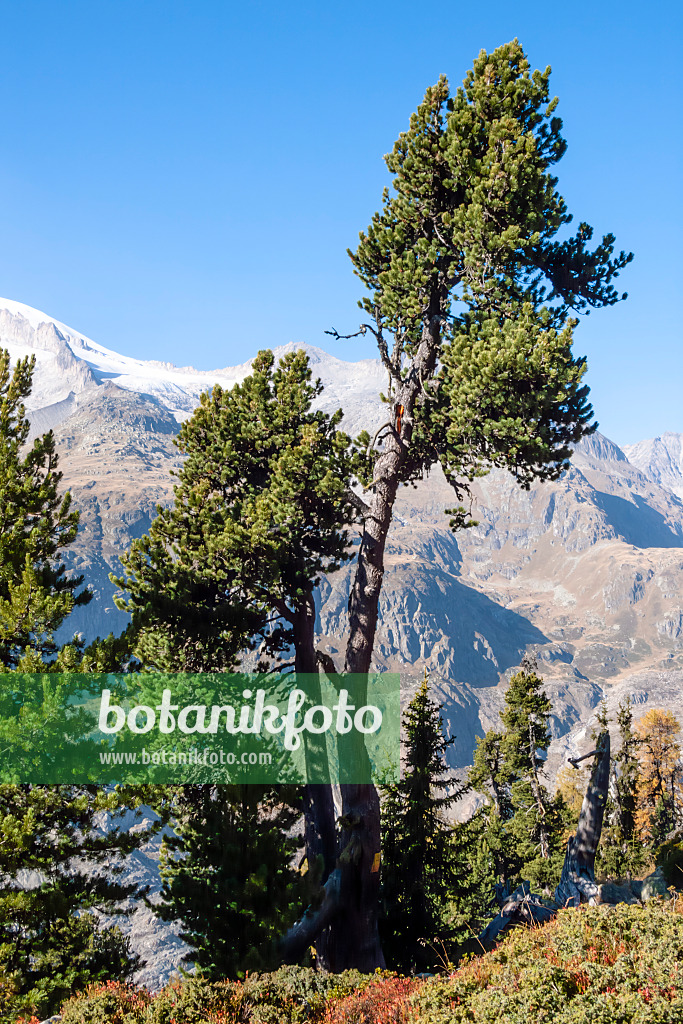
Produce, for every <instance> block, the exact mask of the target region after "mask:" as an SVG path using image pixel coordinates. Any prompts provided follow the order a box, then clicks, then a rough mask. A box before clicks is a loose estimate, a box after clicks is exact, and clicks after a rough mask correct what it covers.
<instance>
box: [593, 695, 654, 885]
mask: <svg viewBox="0 0 683 1024" xmlns="http://www.w3.org/2000/svg"><path fill="white" fill-rule="evenodd" d="M617 725H618V727H619V737H620V744H619V749H618V750H617V752H616V753H615V754H614V755H613V757H612V769H611V770H612V779H613V785H612V786H611V787H610V792H609V794H608V798H607V805H606V807H605V824H604V825H603V830H602V835H601V837H600V846H599V848H598V856H597V859H596V871H597V872H598V874H601V875H606V876H609V877H612V878H620V877H623V876H626V875H630V876H634V875H636V874H638V872H640V871H641V870H642V869H643V868H644V867H645V865H646V864H647V861H648V851H647V849H646V847H645V845H644V843H643V842H642V841H641V839H640V837H639V836H638V834H637V831H636V810H637V794H638V778H639V774H640V766H639V762H638V742H639V741H638V737H637V736H636V734H635V731H634V729H633V709H632V706H631V699H630V697H627V698H626V701H624V702H622V703H620V704H619V710H618V712H617Z"/></svg>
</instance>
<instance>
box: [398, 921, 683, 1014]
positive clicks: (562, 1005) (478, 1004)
mask: <svg viewBox="0 0 683 1024" xmlns="http://www.w3.org/2000/svg"><path fill="white" fill-rule="evenodd" d="M682 955H683V917H682V916H681V914H680V912H677V911H676V910H675V908H674V907H673V906H672V905H671V904H662V903H658V902H657V901H653V902H652V903H649V904H648V905H647V906H646V907H645V908H643V907H638V906H626V905H624V904H621V905H619V906H616V907H612V908H607V907H585V908H581V909H579V910H565V911H561V912H560V913H559V914H558V917H557V918H556V920H554V921H552V922H551V923H550V924H548V925H545V926H544V927H543V928H534V929H519V930H514V931H512V932H511V933H510V934H509V935H508V936H507V937H506V938H505V939H504V940H503V942H502V943H501V945H500V946H499V947H498V948H497V949H496V950H495V951H494V952H492V953H488V954H486V955H485V956H481V957H478V958H476V959H475V960H473V961H472V962H470V963H468V964H467V965H466V966H464V967H462V968H460V970H458V971H456V972H455V973H454V974H452V975H451V976H450V977H446V978H443V979H438V980H434V981H431V982H426V983H425V984H424V985H423V986H422V987H421V988H420V990H419V991H418V993H417V995H416V996H414V997H413V999H412V1000H411V1002H412V1006H411V1008H410V1017H409V1018H406V1019H410V1021H411V1024H459V1022H465V1021H467V1022H472V1024H485V1022H486V1024H492V1022H494V1021H501V1020H504V1021H505V1022H506V1024H536V1022H538V1024H540V1022H541V1021H549V1020H552V1021H553V1022H557V1024H675V1022H678V1021H680V1020H681V1019H682V1017H683V992H682V991H681V988H680V964H681V957H682Z"/></svg>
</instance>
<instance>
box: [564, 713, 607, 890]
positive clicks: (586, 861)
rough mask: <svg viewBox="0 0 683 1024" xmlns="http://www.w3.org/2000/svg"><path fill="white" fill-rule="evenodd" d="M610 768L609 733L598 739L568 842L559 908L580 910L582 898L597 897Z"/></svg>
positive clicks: (602, 734)
mask: <svg viewBox="0 0 683 1024" xmlns="http://www.w3.org/2000/svg"><path fill="white" fill-rule="evenodd" d="M609 767H610V738H609V732H607V731H605V732H602V733H601V734H600V736H599V738H598V743H597V749H596V756H595V761H594V762H593V770H592V771H591V777H590V781H589V783H588V789H587V790H586V795H585V796H584V798H583V804H582V805H581V814H580V815H579V823H578V825H577V827H576V834H575V835H573V836H572V837H571V839H570V840H569V842H568V843H567V852H566V854H565V858H564V864H563V866H562V876H561V878H560V884H559V885H558V886H557V888H556V889H555V902H556V903H557V904H558V906H560V907H578V905H579V903H580V902H581V899H582V897H583V898H584V899H592V898H594V897H595V896H596V895H597V891H598V887H597V885H596V884H595V855H596V853H597V850H598V844H599V842H600V835H601V833H602V822H603V818H604V816H605V804H606V803H607V791H608V788H609Z"/></svg>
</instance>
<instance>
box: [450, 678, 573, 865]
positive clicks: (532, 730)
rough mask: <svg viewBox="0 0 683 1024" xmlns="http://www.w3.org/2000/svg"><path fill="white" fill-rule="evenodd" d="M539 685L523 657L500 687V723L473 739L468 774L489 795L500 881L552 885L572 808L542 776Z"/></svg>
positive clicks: (546, 733) (546, 706)
mask: <svg viewBox="0 0 683 1024" xmlns="http://www.w3.org/2000/svg"><path fill="white" fill-rule="evenodd" d="M542 687H543V680H542V679H541V678H540V676H539V675H538V674H537V671H536V664H535V662H533V661H531V660H528V659H525V660H524V662H523V663H522V668H521V669H520V671H519V672H517V673H515V675H513V677H512V678H511V680H510V683H509V685H508V689H507V691H506V693H505V708H504V710H503V712H502V713H501V720H502V723H503V726H504V729H503V731H502V732H499V731H496V730H492V731H490V732H489V733H487V734H486V736H484V737H483V738H479V739H478V740H477V748H476V750H475V754H474V765H473V768H472V769H471V771H470V773H469V776H468V781H469V782H470V784H471V785H472V786H473V787H474V788H475V789H476V790H478V791H479V792H483V793H485V794H486V795H487V796H488V798H489V801H490V806H489V808H488V810H487V814H488V819H489V827H488V830H487V832H488V835H487V841H488V843H489V846H490V850H491V856H492V859H493V862H494V864H495V868H496V873H497V874H498V877H499V879H500V880H501V881H509V880H513V879H516V878H519V877H524V878H528V879H530V880H531V881H532V882H533V883H535V884H539V885H552V884H554V883H555V882H556V881H558V880H559V874H560V871H561V867H562V858H563V855H564V838H565V834H566V831H567V827H568V826H569V825H570V824H571V812H570V811H569V809H568V808H567V807H566V805H565V803H564V801H563V799H562V797H561V795H559V794H558V795H556V796H555V797H554V798H553V797H551V796H550V794H549V793H548V790H547V789H546V787H545V785H544V784H543V781H542V779H543V775H544V768H543V765H544V762H545V758H544V757H543V756H542V755H544V754H545V753H547V750H548V747H549V746H550V730H549V728H548V720H549V716H550V712H551V710H552V706H551V704H550V701H549V700H548V698H547V696H546V694H545V692H544V691H543V688H542Z"/></svg>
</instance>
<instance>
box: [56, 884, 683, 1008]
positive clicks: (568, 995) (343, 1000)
mask: <svg viewBox="0 0 683 1024" xmlns="http://www.w3.org/2000/svg"><path fill="white" fill-rule="evenodd" d="M682 959H683V915H682V914H681V912H680V909H677V908H676V906H675V904H673V903H672V902H665V903H663V902H660V901H657V900H653V901H652V902H650V903H648V904H647V906H646V907H640V906H627V905H625V904H621V905H619V906H617V907H609V908H608V907H604V906H599V907H582V908H580V909H576V910H566V911H561V912H560V913H559V914H558V916H557V918H556V919H555V920H554V921H552V922H550V923H549V924H547V925H545V926H544V927H542V928H533V929H515V930H513V931H511V932H510V933H509V934H508V935H507V936H506V937H505V939H504V940H503V942H502V943H501V944H500V946H498V948H497V949H496V950H494V951H493V952H492V953H487V954H484V955H483V956H477V957H475V958H474V959H472V960H470V961H469V962H467V963H466V964H465V965H464V966H461V967H460V968H459V969H458V970H455V971H453V970H450V971H448V972H446V973H444V974H442V975H440V976H439V977H436V978H431V979H427V980H425V981H420V980H419V979H416V978H398V977H395V976H386V975H379V974H378V975H374V976H372V975H370V976H368V975H359V974H358V973H357V972H353V971H347V972H345V973H344V974H341V975H329V974H324V973H321V972H315V971H312V970H310V969H305V968H282V969H281V970H280V971H277V972H276V973H274V974H263V975H249V977H248V978H247V979H246V980H245V982H244V983H241V982H225V981H222V982H221V981H219V982H210V981H208V980H207V979H205V978H201V977H194V978H187V979H185V980H184V981H183V982H174V983H172V984H170V985H169V986H167V988H166V989H164V990H163V991H162V992H161V993H159V995H157V996H154V997H150V996H149V994H148V993H146V992H145V991H141V990H136V989H133V988H130V987H128V986H125V985H115V984H109V985H96V986H92V987H91V988H90V989H89V990H88V992H87V993H84V994H81V995H78V996H75V997H74V998H72V999H70V1000H69V1001H68V1002H67V1003H66V1004H65V1005H64V1006H63V1008H62V1011H61V1012H62V1024H200V1022H206V1024H247V1022H251V1024H304V1022H310V1024H362V1022H365V1024H392V1022H393V1024H408V1022H410V1024H460V1022H462V1024H465V1022H467V1024H494V1022H498V1021H502V1020H504V1021H505V1022H506V1024H541V1022H545V1021H549V1020H552V1021H554V1022H555V1021H557V1022H558V1024H678V1022H679V1021H680V1020H681V1019H682V1017H683V992H682V991H681V986H680V965H681V961H682Z"/></svg>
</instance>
